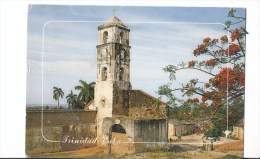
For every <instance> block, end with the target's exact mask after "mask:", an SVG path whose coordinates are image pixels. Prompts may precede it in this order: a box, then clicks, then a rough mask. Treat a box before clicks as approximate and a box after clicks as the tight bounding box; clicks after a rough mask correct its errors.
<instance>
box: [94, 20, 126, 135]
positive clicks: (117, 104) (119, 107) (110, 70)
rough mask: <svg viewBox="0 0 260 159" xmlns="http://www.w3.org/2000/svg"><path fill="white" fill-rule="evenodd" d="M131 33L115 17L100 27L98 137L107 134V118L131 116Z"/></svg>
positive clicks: (98, 51)
mask: <svg viewBox="0 0 260 159" xmlns="http://www.w3.org/2000/svg"><path fill="white" fill-rule="evenodd" d="M129 32H130V29H128V27H127V26H125V25H124V24H123V23H122V21H121V20H119V19H118V18H117V17H115V16H113V17H112V18H111V19H109V20H108V21H107V22H106V23H105V24H103V25H101V26H99V27H98V45H97V81H96V85H95V100H94V104H95V106H96V107H98V114H97V137H101V136H102V135H103V134H102V125H103V119H104V118H106V117H113V116H115V115H128V103H127V101H128V93H127V91H128V90H130V89H131V84H130V48H131V47H130V46H129ZM118 94H119V95H118ZM122 94H125V95H123V96H122ZM122 97H123V99H122ZM119 98H121V99H119ZM125 101H126V102H125Z"/></svg>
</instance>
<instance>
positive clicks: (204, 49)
mask: <svg viewBox="0 0 260 159" xmlns="http://www.w3.org/2000/svg"><path fill="white" fill-rule="evenodd" d="M207 46H208V44H205V43H203V44H200V45H198V47H197V48H196V49H195V50H194V51H193V54H194V56H198V55H200V54H204V53H207V52H208V48H207Z"/></svg>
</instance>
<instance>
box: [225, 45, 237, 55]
mask: <svg viewBox="0 0 260 159" xmlns="http://www.w3.org/2000/svg"><path fill="white" fill-rule="evenodd" d="M239 51H240V47H239V46H238V45H237V44H231V45H229V49H227V50H226V51H225V54H226V55H228V56H230V55H233V54H235V53H237V52H239Z"/></svg>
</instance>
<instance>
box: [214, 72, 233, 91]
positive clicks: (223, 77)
mask: <svg viewBox="0 0 260 159" xmlns="http://www.w3.org/2000/svg"><path fill="white" fill-rule="evenodd" d="M235 83H236V79H235V71H234V70H233V69H231V68H223V69H222V70H221V71H220V72H219V73H218V74H217V75H216V76H215V78H214V79H213V81H212V85H213V86H215V87H216V88H217V89H218V90H219V92H221V93H225V92H226V91H227V88H228V90H229V91H230V90H232V89H233V88H234V85H235Z"/></svg>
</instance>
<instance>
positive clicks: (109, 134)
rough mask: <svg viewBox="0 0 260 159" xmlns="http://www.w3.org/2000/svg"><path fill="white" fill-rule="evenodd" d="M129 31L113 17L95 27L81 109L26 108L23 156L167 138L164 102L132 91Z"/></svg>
mask: <svg viewBox="0 0 260 159" xmlns="http://www.w3.org/2000/svg"><path fill="white" fill-rule="evenodd" d="M129 34H130V29H129V28H128V27H127V26H126V25H124V24H123V23H122V21H120V20H119V19H118V18H117V17H115V16H114V17H112V18H111V19H109V20H108V21H107V22H106V23H105V24H103V25H101V26H99V27H98V44H97V80H96V85H95V94H94V100H93V101H92V102H90V103H89V104H88V105H87V106H86V107H85V110H86V111H78V110H72V111H65V110H64V111H63V110H60V111H50V110H46V111H44V112H42V111H27V112H26V154H27V155H33V154H38V153H52V152H61V151H71V150H77V149H82V148H89V147H96V146H98V147H104V149H102V150H108V152H112V153H122V154H125V153H128V154H129V153H134V152H138V151H139V152H140V151H144V150H146V149H151V148H155V149H156V148H158V147H161V146H163V144H162V143H166V142H167V134H168V126H167V125H168V119H167V104H166V103H164V102H162V101H160V100H158V99H156V98H154V97H152V96H151V95H149V94H147V93H145V92H143V91H142V90H132V86H131V83H130V75H131V74H130V59H131V51H130V50H131V46H130V43H129V38H130V35H129ZM88 139H93V140H91V141H93V142H89V140H88ZM109 141H112V142H109ZM113 141H116V143H114V142H113Z"/></svg>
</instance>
